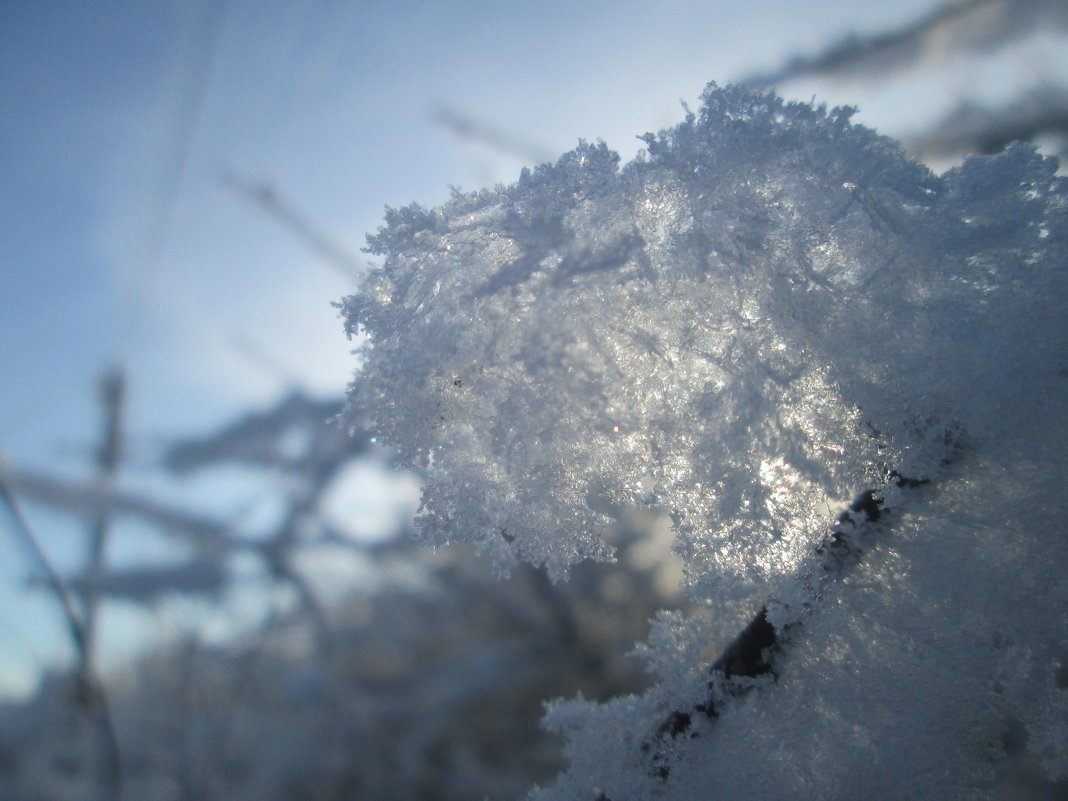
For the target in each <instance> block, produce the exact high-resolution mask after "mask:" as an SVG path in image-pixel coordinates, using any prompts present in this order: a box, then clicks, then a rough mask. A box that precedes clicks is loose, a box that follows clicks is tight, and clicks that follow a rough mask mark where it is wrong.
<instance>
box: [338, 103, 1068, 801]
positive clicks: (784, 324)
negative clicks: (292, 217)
mask: <svg viewBox="0 0 1068 801" xmlns="http://www.w3.org/2000/svg"><path fill="white" fill-rule="evenodd" d="M850 113H851V112H850V110H849V109H834V110H831V111H827V110H825V109H823V108H817V107H813V106H810V105H807V104H802V103H785V102H784V101H782V100H780V99H779V98H777V97H775V96H773V95H766V94H762V93H756V92H749V91H744V90H741V89H736V88H726V89H720V88H717V87H715V86H710V87H709V89H708V90H707V91H706V93H705V96H704V99H703V107H702V109H701V111H700V113H699V114H696V115H694V114H687V117H686V119H685V121H684V122H682V123H681V124H680V125H678V126H677V127H675V128H673V129H671V130H668V131H665V132H661V133H660V134H659V135H652V134H648V135H646V136H645V137H644V139H645V141H646V144H647V152H646V153H644V154H643V155H641V156H639V158H637V159H636V160H635V161H634V162H632V163H630V164H629V165H627V166H626V167H623V168H622V169H621V168H620V165H619V159H618V156H617V155H616V154H615V153H613V152H611V151H609V150H608V149H607V148H606V147H605V146H604V145H603V144H600V145H589V144H584V143H583V144H580V145H579V147H577V148H576V149H575V150H574V151H572V152H570V153H567V154H565V155H564V156H563V157H562V158H560V159H559V161H557V162H556V164H554V165H548V164H546V165H541V166H539V167H537V168H536V169H534V170H533V171H524V172H523V174H522V175H521V176H520V179H519V181H518V182H517V183H516V184H514V185H512V186H508V187H497V188H495V189H492V190H486V191H482V192H478V193H474V194H462V193H459V192H456V193H454V196H453V197H452V199H451V200H449V201H448V202H447V203H445V204H444V205H443V206H442V207H440V208H438V209H434V210H426V209H423V208H421V207H418V206H411V207H407V208H403V209H397V210H393V209H391V210H388V212H387V216H386V225H385V226H384V227H382V228H381V229H380V230H379V232H378V233H377V235H375V236H372V237H370V238H369V242H370V249H371V250H372V251H373V252H376V253H378V254H381V255H384V256H385V261H384V264H383V265H382V266H381V267H380V268H379V269H377V270H375V271H374V272H373V273H371V274H370V276H369V277H368V278H367V280H366V282H365V283H364V284H363V286H362V287H361V289H360V290H359V292H357V293H356V294H355V295H353V296H352V297H349V298H347V299H346V300H345V301H344V304H343V313H344V315H345V319H346V321H347V326H348V331H349V333H350V334H354V333H356V332H357V330H360V331H363V332H365V333H366V334H367V335H368V345H367V346H366V347H365V349H364V352H363V354H362V356H363V359H364V362H365V365H364V368H363V370H362V372H361V374H360V375H359V376H358V378H357V380H356V381H355V382H354V384H353V388H352V393H351V397H350V414H351V415H352V416H353V419H354V420H358V422H359V424H360V425H361V427H366V428H367V429H368V430H370V431H371V432H372V433H374V434H376V435H377V436H378V438H379V440H380V441H382V442H384V443H386V444H388V445H390V446H392V447H393V448H394V449H395V450H396V452H397V453H398V454H399V457H400V459H401V460H402V461H403V462H404V463H406V464H409V465H413V466H416V467H419V468H422V469H423V470H425V471H426V485H425V490H424V497H423V505H422V508H421V511H420V515H419V519H418V526H419V530H420V531H421V533H422V534H423V536H424V537H425V538H426V539H427V540H428V541H429V542H431V543H434V544H444V543H448V542H451V541H454V540H463V541H469V542H474V543H477V544H478V545H480V546H481V547H482V548H483V549H485V550H486V551H488V552H489V553H490V554H491V555H492V556H493V557H494V560H495V562H496V564H497V565H498V567H499V568H500V569H501V570H503V571H506V570H507V569H508V566H509V565H510V564H512V563H514V561H515V560H517V559H521V560H528V561H531V562H533V563H535V564H545V565H546V566H547V567H548V569H549V571H550V574H551V575H552V576H554V577H555V578H560V577H563V576H564V575H566V571H567V568H568V566H569V565H572V564H575V563H576V562H578V561H580V560H583V559H587V558H593V559H600V560H610V559H611V558H612V551H611V548H610V547H609V546H608V545H607V544H606V542H605V541H604V539H603V537H602V531H603V530H604V527H605V524H606V523H607V522H608V521H609V520H610V518H611V517H613V516H618V515H620V514H621V513H622V512H623V511H624V510H626V509H628V508H633V507H655V508H661V509H665V510H667V511H668V512H669V513H670V515H671V517H672V519H673V521H674V529H675V548H676V550H677V552H678V553H679V554H680V556H682V557H683V558H684V559H685V561H686V563H687V565H688V571H689V575H688V586H689V591H690V592H691V594H692V596H693V597H694V598H697V599H705V602H706V604H707V609H706V611H707V613H708V614H707V615H704V616H703V617H702V616H698V617H695V618H693V619H690V620H686V621H679V620H675V619H673V618H669V617H665V618H663V619H661V620H660V621H658V624H657V626H656V627H655V628H654V633H653V637H652V640H651V643H650V645H649V646H647V647H646V650H647V652H648V655H649V657H650V659H651V662H652V664H653V666H654V667H655V669H656V670H657V672H658V673H659V674H660V676H661V679H662V681H661V683H660V684H659V685H658V686H657V687H656V688H655V689H654V690H653V691H651V692H650V693H649V694H648V695H647V696H645V697H642V698H625V699H620V700H618V701H616V702H613V703H612V704H608V705H605V706H600V707H597V706H593V705H590V704H586V703H584V702H581V701H576V702H569V703H567V704H562V705H557V706H555V707H554V708H553V710H552V712H551V713H550V716H549V723H550V725H553V726H555V727H556V728H558V729H559V730H561V731H563V732H565V733H566V734H567V735H568V737H569V740H570V746H569V747H570V751H569V754H570V756H571V757H572V760H573V768H572V770H571V771H570V772H569V773H567V774H565V775H564V776H563V777H562V778H561V780H560V782H559V783H558V785H557V786H556V787H555V788H553V789H552V790H549V791H544V792H543V793H542V794H541V795H539V796H538V797H539V798H546V799H548V798H590V799H592V798H595V797H596V796H597V795H598V793H602V794H603V797H604V798H608V799H611V801H620V800H621V799H631V798H653V797H656V798H661V797H664V798H697V797H701V798H715V797H723V798H736V797H741V794H742V793H743V792H744V794H745V796H746V797H758V798H764V799H771V798H821V799H829V798H848V797H851V794H852V793H853V792H854V791H855V788H856V787H858V786H864V787H869V788H875V789H874V790H873V791H871V792H874V794H875V796H876V797H885V798H913V797H916V798H919V797H923V798H930V797H938V798H957V797H960V798H965V797H967V798H976V797H1010V796H998V795H997V793H998V792H1001V791H1000V790H999V789H998V788H999V787H1003V786H1007V785H1006V784H1005V782H1009V781H1010V780H1011V776H1010V778H1009V779H1006V778H1005V776H1006V775H1009V774H1012V770H1014V769H1015V768H1012V769H1010V767H1005V766H1006V765H1010V761H1011V759H1018V761H1019V760H1023V761H1024V762H1025V763H1026V764H1027V765H1032V763H1034V765H1040V766H1039V767H1035V768H1034V771H1037V772H1038V773H1037V774H1036V775H1040V776H1041V777H1043V778H1042V781H1048V782H1052V781H1054V780H1056V779H1057V777H1061V778H1063V777H1064V776H1065V771H1066V770H1068V765H1066V759H1068V758H1066V756H1065V752H1064V747H1063V743H1064V742H1065V741H1066V740H1068V732H1066V731H1065V720H1066V718H1068V716H1066V715H1065V712H1066V711H1068V710H1066V699H1065V691H1064V684H1065V683H1066V682H1065V681H1064V679H1063V674H1064V672H1065V667H1064V659H1065V653H1066V651H1068V644H1066V642H1065V634H1064V632H1065V622H1066V620H1065V611H1064V610H1065V609H1066V608H1068V604H1066V603H1065V602H1066V600H1068V592H1066V580H1065V578H1064V571H1063V569H1061V568H1060V567H1058V566H1063V564H1064V560H1065V558H1066V557H1068V548H1066V544H1065V537H1064V535H1063V520H1064V519H1065V513H1066V512H1068V509H1066V508H1065V506H1066V503H1065V501H1064V500H1063V497H1062V496H1063V495H1064V492H1063V489H1064V488H1063V483H1064V478H1063V477H1064V476H1065V475H1066V471H1065V467H1066V465H1065V464H1064V457H1063V456H1062V452H1063V447H1064V446H1065V445H1068V441H1066V436H1065V434H1066V432H1065V425H1064V423H1063V420H1064V419H1065V418H1064V412H1065V410H1066V408H1068V403H1066V397H1068V393H1066V390H1068V326H1066V325H1065V324H1064V318H1063V309H1064V308H1065V300H1066V294H1068V281H1066V263H1068V262H1066V255H1068V211H1066V197H1068V193H1066V187H1065V182H1064V181H1063V179H1061V178H1059V177H1058V176H1057V175H1056V162H1055V161H1054V160H1051V159H1043V158H1042V157H1040V156H1038V155H1037V154H1036V153H1035V152H1034V151H1033V149H1031V148H1029V147H1023V146H1014V147H1012V148H1010V149H1008V150H1007V151H1005V152H1004V153H1002V154H1001V155H998V156H995V157H987V158H977V159H971V160H969V161H967V162H966V163H965V164H964V165H963V166H962V167H960V168H959V169H955V170H951V171H949V172H947V173H946V174H945V175H943V176H936V175H934V174H932V173H931V172H930V171H928V170H927V169H926V168H925V167H923V166H921V165H919V164H917V163H914V162H912V161H910V160H909V159H908V158H907V157H906V156H905V155H903V153H902V151H901V149H900V148H899V147H898V145H897V144H896V143H894V142H892V141H891V140H888V139H886V138H884V137H881V136H879V135H878V134H876V133H874V132H872V131H870V130H868V129H865V128H863V127H860V126H856V125H853V124H851V123H850ZM921 485H922V486H921ZM858 493H860V494H861V495H858ZM864 493H867V495H864ZM858 497H859V498H867V499H868V500H869V504H871V505H872V506H871V509H870V510H862V509H861V508H860V507H859V506H858V507H856V508H855V509H854V510H853V511H852V512H848V511H847V512H846V515H847V517H846V518H842V519H839V518H838V514H839V512H840V511H841V510H843V509H845V508H846V506H847V504H849V502H850V501H851V500H853V499H855V498H858ZM866 511H870V512H871V514H866ZM875 517H879V518H880V520H879V521H878V522H877V521H876V520H875V519H874V518H875ZM851 537H852V538H853V540H852V544H849V545H848V547H846V548H845V553H846V555H847V556H848V557H849V560H848V561H850V564H852V563H854V562H856V563H859V564H856V565H852V567H849V566H845V567H843V565H842V564H838V563H836V564H835V566H834V569H831V566H829V562H828V560H829V559H830V557H831V556H834V553H835V552H829V551H828V546H829V544H836V543H840V542H842V541H849V538H851ZM832 551H833V549H832ZM841 561H842V560H841V559H839V562H841ZM847 568H848V569H847ZM761 609H763V610H766V612H765V614H766V619H767V621H770V623H771V625H772V626H773V627H774V632H775V636H776V638H777V642H776V646H777V648H776V653H777V654H778V656H777V657H776V658H775V659H774V660H772V661H773V664H774V671H771V670H767V671H760V675H754V676H752V677H749V678H735V679H733V680H727V678H729V677H727V678H725V677H724V676H723V675H722V673H720V674H719V676H718V678H717V677H713V678H712V679H711V680H710V678H709V676H710V673H709V668H708V666H709V665H710V664H712V660H713V659H714V657H715V653H716V649H717V647H718V648H719V649H722V648H723V647H725V646H726V645H727V644H728V643H729V642H730V641H731V639H732V637H734V635H735V634H737V632H739V631H741V630H742V629H743V628H744V627H745V626H746V624H747V622H748V621H749V620H750V619H751V618H752V616H753V615H754V614H755V613H757V611H758V610H761ZM709 653H711V654H712V658H709V657H708V655H709ZM768 658H769V659H770V656H769V657H768ZM1058 671H1059V672H1058ZM1057 676H1060V677H1061V678H1060V679H1057V678H1055V677H1057ZM743 685H744V686H743ZM771 685H774V686H771ZM710 698H713V699H715V702H714V703H713V701H712V700H710ZM702 709H703V710H704V711H705V712H706V714H704V715H703V716H702V715H699V714H697V712H696V710H702ZM713 709H714V711H712V710H713ZM672 710H674V711H675V712H676V713H677V714H676V718H675V721H676V722H678V721H681V720H685V721H686V723H685V725H682V724H679V725H672V726H670V727H668V729H666V730H665V728H664V726H663V723H662V721H663V720H664V718H665V715H666V714H667V713H669V712H671V711H672ZM683 712H685V714H684V715H683ZM1006 727H1009V728H1010V729H1013V730H1014V731H1016V730H1021V731H1024V732H1026V736H1022V741H1023V742H1025V743H1028V745H1026V746H1025V747H1023V751H1020V750H1019V749H1017V751H1015V752H1014V751H1013V748H1012V747H1010V745H1006V744H1005V743H1008V742H1009V740H1012V738H1008V739H1006V738H1003V737H1002V736H1001V732H1002V730H1004V729H1006ZM665 731H666V733H665ZM1003 740H1004V742H1003ZM1020 741H1021V737H1016V739H1015V740H1012V742H1015V743H1017V744H1018V743H1019V742H1020ZM1028 749H1029V750H1028ZM1020 754H1023V756H1020ZM999 760H1000V761H999ZM1007 760H1010V761H1007ZM1027 760H1031V761H1027ZM1011 764H1012V765H1015V764H1016V763H1011ZM1020 764H1023V762H1022V763H1020ZM998 766H1001V767H998ZM999 771H1002V772H1001V773H999ZM1005 771H1008V773H1005ZM1043 771H1044V772H1043ZM1012 775H1015V774H1012ZM1029 775H1030V774H1029ZM858 782H859V784H858ZM869 782H871V784H869ZM1050 786H1051V787H1052V786H1053V785H1050ZM1061 787H1062V789H1063V785H1062V786H1061ZM866 792H868V791H866ZM1051 792H1052V791H1051Z"/></svg>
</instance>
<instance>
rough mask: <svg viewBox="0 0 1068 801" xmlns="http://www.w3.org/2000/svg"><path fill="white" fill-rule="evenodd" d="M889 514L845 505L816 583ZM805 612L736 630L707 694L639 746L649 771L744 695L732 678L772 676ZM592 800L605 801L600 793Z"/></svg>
mask: <svg viewBox="0 0 1068 801" xmlns="http://www.w3.org/2000/svg"><path fill="white" fill-rule="evenodd" d="M890 480H891V481H892V482H893V483H894V484H895V485H896V486H898V487H900V488H914V487H920V486H923V485H926V484H927V483H929V482H928V481H927V480H926V479H914V478H907V477H905V476H902V475H901V474H900V473H898V472H897V471H892V472H891V473H890ZM888 512H889V509H888V508H887V507H886V505H885V502H884V500H883V498H882V496H881V495H880V494H879V493H878V492H877V491H875V490H865V491H863V492H861V493H860V494H858V495H857V496H856V498H854V499H853V502H852V503H850V505H849V509H848V510H847V511H845V512H843V513H842V514H841V515H839V517H838V522H837V525H836V526H835V527H834V529H833V531H832V532H831V534H830V535H829V536H828V537H827V538H826V539H825V540H824V541H823V543H821V544H820V545H819V547H817V549H816V553H817V554H819V555H820V556H822V557H823V562H822V568H823V574H822V575H821V576H820V577H819V580H818V583H819V584H821V585H824V584H826V583H828V582H831V581H837V580H839V579H841V578H842V576H843V575H844V574H845V573H846V572H848V570H849V569H850V568H851V567H852V566H854V565H856V564H857V563H858V562H859V561H860V560H861V558H862V557H863V555H864V552H865V550H866V549H867V541H868V540H869V539H870V538H871V537H872V536H873V535H874V534H875V533H877V532H876V528H875V524H876V523H878V522H879V521H882V523H881V525H880V526H879V530H880V531H885V529H886V525H887V524H886V521H885V519H884V518H885V515H886V514H887V513H888ZM808 611H809V610H807V609H805V610H797V613H796V614H795V615H794V617H793V619H791V620H790V621H789V622H787V623H786V624H785V625H783V626H781V627H780V628H779V629H776V628H775V626H773V625H772V624H771V622H770V621H769V620H768V609H767V607H766V606H763V607H761V608H760V610H759V611H758V612H757V613H756V615H754V616H753V618H752V620H750V621H749V623H748V625H746V627H745V628H744V629H742V631H741V633H740V634H738V636H737V637H735V638H734V640H733V641H732V642H731V644H730V645H728V646H727V648H726V649H725V650H724V651H723V654H722V655H721V656H720V657H719V658H718V659H717V660H716V661H715V662H714V663H712V666H711V667H710V668H709V673H710V674H711V676H712V678H711V679H710V680H709V682H708V689H709V695H708V698H707V699H706V700H705V701H704V702H702V703H700V704H698V705H696V706H694V707H693V708H692V709H690V710H686V711H683V710H674V711H672V712H671V713H670V714H669V715H668V716H667V717H666V718H664V720H663V722H662V723H661V724H660V725H659V726H657V728H656V732H655V734H654V735H653V737H652V738H650V739H649V740H646V741H644V742H643V743H642V745H641V751H642V753H643V754H645V755H646V756H647V758H648V759H649V760H650V771H651V773H652V774H653V775H655V776H657V777H659V778H660V779H661V780H663V781H665V782H666V781H667V780H668V779H669V778H670V776H671V768H670V767H669V766H668V764H667V760H666V759H665V756H664V746H665V745H666V744H667V742H668V741H669V740H671V741H673V740H676V739H677V738H679V737H681V736H683V735H687V734H688V735H689V736H690V737H698V736H699V734H698V733H697V732H695V731H693V723H694V719H695V717H697V716H704V717H706V718H708V719H709V720H714V719H715V718H716V717H718V716H719V712H720V708H721V706H722V704H723V702H724V701H725V700H728V699H730V698H732V697H737V696H740V695H743V694H745V693H746V692H748V691H749V690H751V689H752V687H751V686H750V685H748V684H738V683H732V681H731V680H732V679H737V678H741V679H756V678H760V677H761V676H772V677H773V678H775V677H777V675H778V674H777V673H776V671H775V667H776V666H775V661H776V659H775V658H776V655H777V654H778V652H779V650H780V649H781V647H782V646H783V645H785V644H786V643H787V642H788V640H789V639H790V638H791V637H792V636H796V632H797V630H798V629H800V628H802V625H803V617H804V616H805V615H806V614H807V613H808ZM598 801H611V799H610V798H608V797H607V796H605V795H604V794H601V795H600V796H599V798H598Z"/></svg>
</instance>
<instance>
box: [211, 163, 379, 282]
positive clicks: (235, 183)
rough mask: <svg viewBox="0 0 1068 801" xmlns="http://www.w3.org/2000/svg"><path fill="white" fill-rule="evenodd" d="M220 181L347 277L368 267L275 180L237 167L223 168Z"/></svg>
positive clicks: (361, 272) (353, 277)
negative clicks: (252, 177) (253, 175)
mask: <svg viewBox="0 0 1068 801" xmlns="http://www.w3.org/2000/svg"><path fill="white" fill-rule="evenodd" d="M219 181H220V183H222V185H223V186H224V187H226V188H227V189H229V190H230V191H232V192H233V193H234V194H236V195H237V196H238V197H240V198H242V199H243V200H247V201H249V202H250V203H251V204H252V205H253V206H255V207H256V208H257V209H259V210H260V211H262V212H263V213H264V214H266V215H267V216H268V217H270V218H271V219H273V220H275V221H276V222H279V223H281V224H282V226H283V227H284V228H286V229H287V230H288V231H289V232H290V233H291V234H293V235H295V236H296V237H297V239H299V240H300V241H301V242H302V243H303V244H305V245H307V246H308V248H310V249H311V251H312V252H313V253H314V254H315V255H317V256H318V257H319V258H321V259H322V260H323V261H325V262H326V263H327V264H329V265H330V266H331V267H333V268H334V269H336V270H337V271H338V272H340V273H341V274H342V275H344V276H345V277H346V278H348V279H350V280H355V279H357V278H359V277H360V276H361V275H362V274H363V273H365V272H366V271H367V267H366V265H364V264H363V263H362V262H361V261H360V260H359V259H356V258H354V257H353V256H352V255H351V254H350V253H349V252H348V251H347V250H346V249H345V248H343V247H342V246H340V245H338V244H337V243H336V242H335V241H334V240H333V239H331V238H330V236H329V235H328V234H327V233H326V232H325V231H323V230H322V229H321V228H319V227H318V226H316V225H315V224H314V223H312V222H311V220H309V219H308V218H307V217H305V216H304V215H303V214H301V213H300V212H299V211H297V209H296V207H295V206H294V205H293V204H292V203H291V202H290V201H289V200H288V199H287V198H286V197H285V196H283V195H282V194H281V193H280V192H279V191H278V190H277V189H275V187H273V186H271V184H269V183H267V182H266V181H253V180H250V179H248V178H244V177H243V176H240V175H238V174H237V173H236V172H235V171H234V170H233V169H224V170H222V171H221V173H220V175H219Z"/></svg>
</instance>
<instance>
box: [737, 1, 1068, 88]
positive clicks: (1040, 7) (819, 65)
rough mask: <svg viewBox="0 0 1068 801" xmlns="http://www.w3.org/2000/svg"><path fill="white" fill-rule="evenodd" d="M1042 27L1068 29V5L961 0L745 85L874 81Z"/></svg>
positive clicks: (852, 39) (855, 37)
mask: <svg viewBox="0 0 1068 801" xmlns="http://www.w3.org/2000/svg"><path fill="white" fill-rule="evenodd" d="M1041 27H1060V28H1066V27H1068V5H1066V4H1065V3H1064V2H1063V0H955V2H948V3H944V4H942V5H939V6H936V7H935V8H934V9H933V10H931V11H930V12H928V13H927V14H925V15H924V16H922V17H920V18H919V19H917V20H915V21H913V22H911V23H909V24H907V25H905V26H903V27H901V28H898V29H897V30H892V31H886V32H882V33H876V34H872V35H869V36H858V35H855V34H854V35H852V36H848V37H846V38H844V39H841V40H839V41H838V42H835V43H834V44H832V45H830V46H829V47H827V48H825V49H824V50H823V51H821V52H819V53H817V54H816V55H813V56H796V57H794V58H791V59H789V60H788V61H787V62H786V63H785V64H784V65H783V66H782V67H780V68H779V69H777V70H773V71H771V72H767V73H763V74H758V75H753V76H751V77H750V78H748V79H746V80H744V81H742V83H744V84H745V85H748V86H774V85H778V84H781V83H785V82H786V81H789V80H794V79H796V78H803V77H806V76H810V75H820V76H826V77H856V76H858V75H861V76H863V77H866V78H870V77H872V76H874V75H879V74H882V73H886V72H891V71H895V70H899V69H902V68H907V67H913V66H915V65H916V64H917V62H919V61H922V60H923V59H926V58H931V57H944V56H946V55H948V54H951V53H954V52H961V51H969V50H988V49H991V48H994V47H997V46H999V45H1002V44H1005V43H1007V42H1010V41H1012V40H1014V39H1020V38H1023V37H1024V36H1026V35H1028V34H1030V33H1032V32H1033V31H1035V30H1037V29H1039V28H1041Z"/></svg>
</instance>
